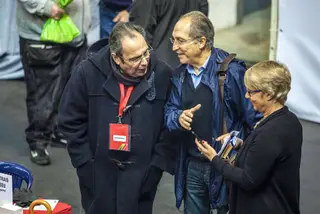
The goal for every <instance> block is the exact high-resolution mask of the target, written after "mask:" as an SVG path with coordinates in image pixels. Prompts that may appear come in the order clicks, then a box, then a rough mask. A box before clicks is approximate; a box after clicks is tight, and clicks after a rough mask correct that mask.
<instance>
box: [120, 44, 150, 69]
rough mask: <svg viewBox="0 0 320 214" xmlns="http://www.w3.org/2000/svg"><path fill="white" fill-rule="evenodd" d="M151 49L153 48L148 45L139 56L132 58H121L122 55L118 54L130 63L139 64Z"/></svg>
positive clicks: (147, 56) (148, 54)
mask: <svg viewBox="0 0 320 214" xmlns="http://www.w3.org/2000/svg"><path fill="white" fill-rule="evenodd" d="M152 50H153V48H152V47H151V46H150V45H148V48H147V50H146V51H145V52H144V53H143V54H142V55H141V56H137V57H133V58H130V59H125V58H123V56H122V55H119V57H120V58H121V59H122V60H123V61H127V62H129V63H130V64H132V65H140V63H141V62H142V60H143V59H145V58H149V56H150V53H151V51H152Z"/></svg>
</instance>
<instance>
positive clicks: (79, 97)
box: [58, 64, 92, 168]
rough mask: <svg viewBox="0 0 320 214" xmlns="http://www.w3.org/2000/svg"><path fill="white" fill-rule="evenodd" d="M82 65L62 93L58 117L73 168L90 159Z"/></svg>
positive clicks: (86, 103)
mask: <svg viewBox="0 0 320 214" xmlns="http://www.w3.org/2000/svg"><path fill="white" fill-rule="evenodd" d="M87 94H88V93H87V88H86V81H85V76H84V72H83V67H82V64H80V65H79V66H78V67H77V68H76V69H75V70H74V72H73V73H72V76H71V78H70V80H69V82H68V84H67V86H66V88H65V90H64V92H63V95H62V98H61V101H60V107H59V115H58V127H59V130H60V131H61V133H63V134H64V135H65V136H66V137H67V142H68V144H67V147H68V152H69V155H70V158H71V162H72V165H73V166H74V167H75V168H78V167H80V166H81V165H83V164H85V163H87V162H88V161H90V160H91V159H92V152H91V150H90V146H89V142H88V138H87V131H88V96H87Z"/></svg>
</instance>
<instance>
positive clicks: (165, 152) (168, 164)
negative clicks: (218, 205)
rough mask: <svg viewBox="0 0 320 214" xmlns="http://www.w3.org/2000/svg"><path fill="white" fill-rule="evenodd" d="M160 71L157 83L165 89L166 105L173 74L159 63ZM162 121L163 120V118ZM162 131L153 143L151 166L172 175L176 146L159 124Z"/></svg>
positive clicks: (163, 127)
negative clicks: (159, 78)
mask: <svg viewBox="0 0 320 214" xmlns="http://www.w3.org/2000/svg"><path fill="white" fill-rule="evenodd" d="M160 64H161V66H160V69H161V70H160V71H159V72H161V76H162V78H161V80H160V81H159V85H161V87H165V88H164V89H165V90H163V91H165V94H164V95H165V101H164V103H166V101H167V99H168V96H169V92H170V89H171V80H170V78H171V75H172V73H173V70H172V68H171V67H170V66H169V65H167V64H165V63H163V62H161V63H160ZM163 121H164V118H163ZM160 127H162V130H161V132H160V134H159V136H158V137H157V140H156V142H155V145H154V148H153V154H152V162H151V165H152V166H156V167H158V168H160V169H162V170H163V171H166V172H168V173H170V174H172V175H173V174H174V167H175V156H176V145H175V143H174V139H173V135H172V134H171V132H169V130H168V129H167V128H165V125H164V124H161V126H160Z"/></svg>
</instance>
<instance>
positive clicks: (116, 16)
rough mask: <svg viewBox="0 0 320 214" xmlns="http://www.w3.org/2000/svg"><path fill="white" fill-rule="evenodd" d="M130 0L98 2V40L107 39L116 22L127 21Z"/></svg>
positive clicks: (101, 0)
mask: <svg viewBox="0 0 320 214" xmlns="http://www.w3.org/2000/svg"><path fill="white" fill-rule="evenodd" d="M131 4H132V0H100V2H99V9H100V38H101V39H102V38H109V36H110V34H111V31H112V28H113V27H114V25H115V24H116V23H118V22H128V21H129V11H130V8H131Z"/></svg>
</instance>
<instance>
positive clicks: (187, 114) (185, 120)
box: [179, 104, 201, 131]
mask: <svg viewBox="0 0 320 214" xmlns="http://www.w3.org/2000/svg"><path fill="white" fill-rule="evenodd" d="M200 108H201V105H200V104H198V105H196V106H195V107H193V108H191V109H187V110H184V111H183V112H182V113H181V115H180V117H179V123H180V126H181V127H182V128H184V129H186V130H188V131H190V130H191V123H192V119H193V115H194V113H195V112H196V111H198V110H199V109H200Z"/></svg>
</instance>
